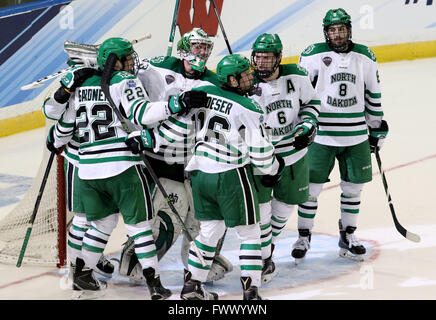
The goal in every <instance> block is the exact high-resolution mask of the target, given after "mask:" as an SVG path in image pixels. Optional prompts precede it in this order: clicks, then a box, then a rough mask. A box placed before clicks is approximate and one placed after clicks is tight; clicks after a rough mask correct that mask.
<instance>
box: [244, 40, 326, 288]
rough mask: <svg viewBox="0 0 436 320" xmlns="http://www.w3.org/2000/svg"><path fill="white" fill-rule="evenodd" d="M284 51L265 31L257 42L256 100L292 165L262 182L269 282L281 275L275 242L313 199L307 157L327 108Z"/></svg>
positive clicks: (278, 146) (264, 274)
mask: <svg viewBox="0 0 436 320" xmlns="http://www.w3.org/2000/svg"><path fill="white" fill-rule="evenodd" d="M282 49H283V45H282V42H281V40H280V37H279V36H278V35H277V34H268V33H264V34H261V35H260V36H259V37H257V39H256V40H255V41H254V43H253V45H252V55H251V60H252V65H253V67H254V74H255V83H256V84H257V88H256V90H254V92H255V93H254V94H253V95H252V96H251V98H252V99H254V100H255V101H257V102H258V103H259V105H261V106H262V108H263V110H264V112H265V124H266V126H267V127H268V128H269V131H270V133H271V140H272V143H273V145H274V147H275V154H278V155H280V156H281V157H282V158H283V159H284V161H285V165H286V166H285V169H284V171H283V174H282V178H281V180H280V181H279V182H278V183H277V184H276V185H275V186H266V187H265V186H262V185H261V184H260V183H258V185H259V192H258V194H259V207H260V216H261V229H262V259H263V269H262V281H263V282H268V281H270V279H271V277H272V276H273V274H274V271H275V265H274V262H273V260H272V253H273V250H274V242H275V241H276V239H277V237H278V236H279V235H280V233H281V230H282V228H283V227H284V226H285V225H286V223H287V221H288V219H289V217H290V215H291V214H292V212H293V210H294V207H295V206H296V205H298V204H301V203H304V202H306V201H307V199H308V195H309V167H308V163H307V159H306V158H307V157H306V153H307V147H308V146H309V145H310V144H311V143H312V142H313V140H314V138H315V135H316V131H317V125H318V124H317V123H318V120H317V118H318V115H319V108H320V104H321V102H320V101H319V99H318V96H317V94H316V92H315V90H314V88H313V87H312V84H311V82H310V79H309V76H308V74H307V72H306V70H304V69H303V68H301V67H300V66H298V65H296V64H280V62H281V58H282ZM256 179H257V180H259V179H260V178H259V177H256Z"/></svg>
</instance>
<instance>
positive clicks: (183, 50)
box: [177, 28, 213, 72]
mask: <svg viewBox="0 0 436 320" xmlns="http://www.w3.org/2000/svg"><path fill="white" fill-rule="evenodd" d="M197 43H200V44H205V46H206V50H205V51H204V52H202V53H201V54H200V55H199V54H195V53H194V52H193V50H192V49H193V48H192V46H193V45H194V44H197ZM212 49H213V42H212V40H211V39H210V38H209V36H208V34H207V33H206V32H204V31H203V29H201V28H194V29H192V30H191V31H189V32H187V33H185V34H184V35H183V36H182V38H181V39H180V40H179V42H177V54H178V55H179V56H180V58H182V59H184V60H187V61H188V62H189V64H190V65H191V66H192V69H194V70H196V71H199V72H204V70H206V62H207V59H209V56H210V54H211V52H212Z"/></svg>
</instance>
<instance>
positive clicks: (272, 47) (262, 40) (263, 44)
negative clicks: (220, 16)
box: [251, 33, 283, 79]
mask: <svg viewBox="0 0 436 320" xmlns="http://www.w3.org/2000/svg"><path fill="white" fill-rule="evenodd" d="M251 49H252V52H251V63H252V65H253V69H254V73H255V74H256V76H257V77H258V78H260V79H265V78H268V77H270V76H271V75H272V74H273V73H274V72H275V71H276V69H277V68H278V66H279V65H280V62H281V59H277V60H276V61H275V63H274V64H273V65H271V66H270V69H268V70H259V68H258V66H257V63H256V59H255V55H256V52H272V53H274V56H275V57H276V58H279V56H280V53H281V52H282V51H283V44H282V41H281V40H280V37H279V35H278V34H271V33H263V34H261V35H260V36H258V37H257V39H256V40H255V41H254V43H253V45H252V46H251Z"/></svg>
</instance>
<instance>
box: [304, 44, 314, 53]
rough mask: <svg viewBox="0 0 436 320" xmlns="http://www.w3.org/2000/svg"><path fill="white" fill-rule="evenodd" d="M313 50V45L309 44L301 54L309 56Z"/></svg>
mask: <svg viewBox="0 0 436 320" xmlns="http://www.w3.org/2000/svg"><path fill="white" fill-rule="evenodd" d="M313 49H315V45H313V44H311V45H310V46H308V47H307V48H306V50H304V51H303V54H309V53H311V52H312V51H313Z"/></svg>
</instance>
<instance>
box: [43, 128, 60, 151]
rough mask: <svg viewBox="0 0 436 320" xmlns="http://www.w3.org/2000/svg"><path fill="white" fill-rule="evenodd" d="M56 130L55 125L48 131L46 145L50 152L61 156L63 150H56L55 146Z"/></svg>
mask: <svg viewBox="0 0 436 320" xmlns="http://www.w3.org/2000/svg"><path fill="white" fill-rule="evenodd" d="M54 128H55V126H54V125H53V126H52V127H51V128H50V130H49V131H48V136H47V141H46V142H45V144H46V146H47V149H48V150H49V151H50V152H54V153H56V154H59V153H60V152H61V148H56V147H55V146H54Z"/></svg>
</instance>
